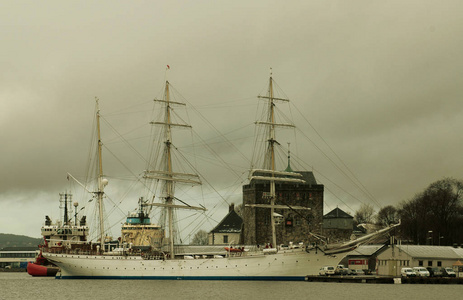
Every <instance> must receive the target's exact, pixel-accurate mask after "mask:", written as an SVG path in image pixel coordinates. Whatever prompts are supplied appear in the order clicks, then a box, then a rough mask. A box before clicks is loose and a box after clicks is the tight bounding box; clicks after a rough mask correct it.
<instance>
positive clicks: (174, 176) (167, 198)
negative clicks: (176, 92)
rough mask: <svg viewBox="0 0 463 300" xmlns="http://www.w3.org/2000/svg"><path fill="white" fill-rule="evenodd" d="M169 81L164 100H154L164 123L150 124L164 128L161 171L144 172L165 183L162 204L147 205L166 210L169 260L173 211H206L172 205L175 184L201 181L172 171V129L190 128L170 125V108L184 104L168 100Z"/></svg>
mask: <svg viewBox="0 0 463 300" xmlns="http://www.w3.org/2000/svg"><path fill="white" fill-rule="evenodd" d="M169 86H170V84H169V81H166V87H165V93H164V99H162V100H158V99H154V101H155V102H159V103H162V104H163V105H164V121H163V122H151V123H150V124H153V125H161V126H163V127H164V153H163V159H164V161H163V162H161V167H162V170H146V171H145V175H144V177H145V178H150V179H158V180H162V181H164V182H165V195H164V203H151V204H147V205H152V206H160V207H164V208H167V216H168V232H169V248H170V255H171V258H174V257H175V250H174V209H175V208H185V209H194V210H206V209H205V208H203V207H195V206H190V205H176V204H174V199H176V198H175V196H174V193H175V183H176V182H179V183H188V184H193V185H195V184H196V185H200V184H201V180H200V178H199V176H198V175H197V174H187V173H176V172H174V170H173V165H172V149H173V145H172V128H173V127H186V128H191V126H190V125H188V124H178V123H172V106H173V105H180V106H185V103H182V102H174V101H171V100H170V90H169Z"/></svg>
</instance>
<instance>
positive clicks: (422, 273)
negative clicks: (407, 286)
mask: <svg viewBox="0 0 463 300" xmlns="http://www.w3.org/2000/svg"><path fill="white" fill-rule="evenodd" d="M413 271H415V273H416V276H419V277H429V271H428V270H426V269H425V268H424V267H413Z"/></svg>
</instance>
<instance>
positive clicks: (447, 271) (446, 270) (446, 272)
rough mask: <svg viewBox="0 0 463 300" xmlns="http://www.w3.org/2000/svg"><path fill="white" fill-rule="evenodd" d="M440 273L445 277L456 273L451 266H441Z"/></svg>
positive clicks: (453, 275)
mask: <svg viewBox="0 0 463 300" xmlns="http://www.w3.org/2000/svg"><path fill="white" fill-rule="evenodd" d="M442 273H444V276H445V277H457V274H455V271H453V269H452V268H449V267H447V268H442Z"/></svg>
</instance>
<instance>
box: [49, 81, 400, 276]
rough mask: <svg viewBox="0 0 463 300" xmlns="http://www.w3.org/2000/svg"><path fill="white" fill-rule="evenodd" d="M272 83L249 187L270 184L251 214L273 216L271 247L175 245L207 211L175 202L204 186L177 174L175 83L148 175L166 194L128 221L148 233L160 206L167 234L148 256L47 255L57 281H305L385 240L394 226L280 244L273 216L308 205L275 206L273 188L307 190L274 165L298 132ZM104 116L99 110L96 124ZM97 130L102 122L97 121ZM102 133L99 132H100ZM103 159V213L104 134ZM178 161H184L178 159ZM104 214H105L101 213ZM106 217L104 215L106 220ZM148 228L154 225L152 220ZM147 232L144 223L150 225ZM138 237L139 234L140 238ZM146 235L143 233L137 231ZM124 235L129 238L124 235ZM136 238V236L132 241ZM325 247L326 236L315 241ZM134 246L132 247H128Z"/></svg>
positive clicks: (123, 250) (122, 251)
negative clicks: (193, 218)
mask: <svg viewBox="0 0 463 300" xmlns="http://www.w3.org/2000/svg"><path fill="white" fill-rule="evenodd" d="M273 84H274V81H273V78H272V76H270V79H269V87H268V93H267V95H266V96H261V97H259V98H261V99H263V100H265V101H267V105H268V106H267V107H268V111H267V115H266V119H265V120H262V121H258V122H256V123H257V125H258V126H263V127H264V128H265V132H266V141H265V143H266V145H265V147H264V148H265V153H263V154H262V155H265V159H264V164H263V165H262V166H261V167H259V168H254V167H253V168H252V170H251V171H250V176H249V180H250V181H251V182H252V181H253V180H259V181H265V182H267V183H268V187H269V190H268V192H266V193H265V195H264V197H266V199H267V200H268V204H250V205H249V206H250V207H251V208H258V209H265V210H266V211H267V212H268V214H269V216H270V224H269V225H268V226H270V231H271V233H272V234H271V240H270V241H269V243H268V244H267V246H264V247H263V246H262V245H260V246H259V245H244V244H234V245H233V246H232V245H231V243H230V245H228V247H224V246H212V245H211V246H201V247H199V246H180V245H178V243H176V235H177V232H178V230H179V228H177V226H178V224H179V222H178V221H177V220H176V219H175V215H176V214H175V211H176V210H181V209H182V210H184V209H187V210H196V211H205V210H206V208H205V207H203V206H201V205H198V206H194V205H190V204H189V203H187V202H186V201H183V200H181V199H179V198H178V196H176V194H175V191H176V187H178V186H179V185H182V184H186V185H189V186H195V185H201V184H202V180H201V177H200V176H199V175H198V173H195V172H194V170H193V171H189V172H185V171H184V170H185V169H181V170H179V169H175V168H174V163H173V156H174V151H177V150H178V149H177V147H175V145H174V143H173V132H174V129H176V128H190V127H191V126H190V125H188V124H185V123H181V122H175V121H174V120H173V118H172V116H173V115H174V112H173V107H178V106H184V105H185V103H183V102H177V101H173V100H171V97H170V83H169V81H166V84H165V89H164V97H163V99H158V100H155V101H156V102H158V103H160V104H161V105H162V111H163V114H162V117H161V118H160V119H159V120H158V121H154V122H151V124H152V125H154V126H159V127H160V128H161V130H162V137H163V139H162V140H161V141H160V148H159V149H160V151H159V155H157V156H155V159H157V158H158V159H159V160H158V161H157V162H153V163H151V162H150V163H149V165H148V168H147V170H145V171H144V178H145V179H147V180H152V181H153V182H156V184H157V183H158V182H160V183H162V188H161V189H160V193H159V194H158V196H157V201H153V202H149V203H145V202H144V201H143V200H142V199H140V209H139V213H141V214H142V215H140V214H138V215H133V218H127V220H128V221H127V222H126V223H125V224H124V225H123V229H122V231H123V232H124V230H125V232H126V235H127V237H128V236H129V235H130V234H129V232H130V230H131V229H129V227H132V229H135V228H134V226H143V224H144V222H145V221H144V220H146V219H145V218H144V217H145V212H144V209H145V208H146V207H156V208H159V209H162V213H161V219H162V220H164V221H163V222H161V227H160V228H158V229H156V230H158V231H157V232H156V233H154V234H152V236H153V237H155V238H153V241H148V240H145V243H146V245H149V246H150V247H149V249H133V248H131V247H130V242H129V243H127V242H126V243H124V245H123V246H122V247H120V248H118V251H110V252H105V251H104V246H103V245H101V247H100V248H99V249H98V250H99V251H97V252H95V251H88V252H86V253H83V252H80V253H73V252H67V253H54V252H50V251H49V252H44V256H45V257H46V258H47V259H48V260H50V261H52V262H53V263H55V264H56V265H58V266H59V267H60V269H61V272H60V273H59V274H58V275H57V278H63V279H77V278H80V279H91V278H94V279H186V280H288V281H289V280H305V277H306V276H307V275H315V274H318V272H319V269H320V268H321V267H323V266H326V265H337V264H338V262H339V261H340V260H341V259H342V253H344V252H347V251H349V250H351V249H353V248H355V247H357V246H358V245H359V244H361V243H362V242H364V241H366V240H368V239H369V238H371V237H372V236H373V235H382V234H386V233H387V232H388V231H390V230H391V229H392V228H394V227H395V226H396V225H393V226H390V227H388V228H384V229H382V230H380V231H378V232H376V233H374V234H372V235H369V236H365V237H363V238H362V239H361V240H354V241H347V242H346V243H341V244H337V245H336V246H335V247H331V246H330V245H329V244H328V243H326V242H323V243H320V244H318V243H317V244H315V243H314V244H310V245H308V244H303V243H294V244H290V245H279V244H278V242H279V241H278V240H277V235H276V230H275V226H277V223H278V218H279V215H278V214H277V213H275V209H291V210H294V211H298V210H301V211H303V210H307V209H310V208H307V207H303V206H289V205H281V204H278V203H276V201H275V199H276V191H275V182H292V183H303V182H304V180H303V178H301V176H300V174H298V173H294V172H290V171H289V170H286V171H279V170H278V169H277V166H276V163H275V149H274V148H275V145H276V144H277V143H278V142H277V140H276V130H275V129H276V128H277V127H280V126H293V125H291V124H280V123H278V122H277V121H276V119H275V106H276V104H277V102H280V101H289V100H287V99H281V98H277V97H275V96H274V92H273ZM98 118H99V110H97V119H98ZM97 124H99V122H98V121H97ZM98 132H99V130H98ZM98 153H99V160H98V164H99V169H100V173H99V177H98V180H99V185H98V186H99V189H98V192H96V195H97V196H98V201H99V203H100V204H99V205H100V206H102V200H103V194H104V191H103V189H104V186H105V184H104V183H105V182H106V183H107V181H106V179H105V178H104V176H103V172H102V160H101V139H100V135H99V134H98ZM175 157H179V156H175ZM100 214H101V210H100ZM100 217H101V218H102V216H100ZM146 222H147V223H149V221H146ZM145 225H146V224H145ZM103 232H104V230H103V223H101V228H100V233H101V241H103V240H104V236H103ZM134 232H135V231H134ZM138 232H140V231H138ZM123 235H124V233H123ZM133 238H135V235H134V236H133ZM317 238H318V239H320V240H322V237H320V236H317ZM126 241H128V240H126Z"/></svg>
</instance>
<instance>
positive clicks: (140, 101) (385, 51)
mask: <svg viewBox="0 0 463 300" xmlns="http://www.w3.org/2000/svg"><path fill="white" fill-rule="evenodd" d="M462 6H463V5H462V4H461V3H460V1H444V2H440V3H433V2H430V1H406V2H403V1H388V2H384V1H361V0H359V1H329V2H328V1H320V2H315V3H313V2H304V3H301V2H300V1H289V2H288V1H286V2H285V3H284V4H281V3H280V2H278V1H270V2H268V1H267V2H265V3H263V2H262V3H260V2H253V3H248V2H246V1H238V2H237V1H235V2H233V3H230V2H220V1H219V2H214V3H212V2H210V1H194V2H191V3H190V2H186V3H185V1H169V3H168V4H167V2H166V4H163V3H161V4H159V3H152V2H144V1H139V2H135V3H131V4H130V5H129V4H122V3H121V4H118V3H113V2H111V1H103V2H99V3H97V4H95V3H90V2H86V1H80V2H76V3H65V2H60V1H45V2H44V1H42V2H40V4H38V3H35V2H34V1H30V2H27V1H22V2H21V3H13V2H11V3H3V4H0V28H1V29H0V33H1V36H2V49H1V50H0V52H1V54H2V55H0V67H1V68H2V70H3V72H2V73H1V74H0V98H1V101H0V138H1V140H2V147H1V155H0V163H1V172H2V176H1V178H2V180H1V181H0V203H2V207H5V208H6V207H8V209H3V210H2V213H1V215H0V220H3V221H2V223H1V224H0V225H2V227H4V228H8V230H9V232H12V233H18V234H27V235H33V236H38V234H39V233H38V232H39V227H40V225H41V222H42V219H43V217H44V215H46V214H49V211H53V210H54V209H55V208H56V207H57V201H58V193H59V192H62V191H63V190H65V189H70V188H71V187H70V186H69V183H68V182H67V180H66V173H67V172H71V173H72V174H75V176H76V177H78V178H83V177H84V175H85V172H86V161H87V156H88V148H89V145H90V137H91V135H90V133H91V128H92V122H93V113H94V98H95V96H97V97H98V98H99V99H100V107H101V111H102V114H103V116H104V122H103V123H104V124H103V126H106V127H104V142H105V149H104V151H105V152H104V161H105V173H107V174H108V176H112V177H119V179H111V181H110V182H111V183H110V186H108V195H111V194H110V193H112V195H111V199H114V202H115V203H116V204H118V203H119V202H120V200H119V198H121V197H119V196H118V195H121V194H123V195H125V193H126V192H124V190H126V186H129V184H127V183H124V181H120V177H122V176H124V177H125V176H129V175H130V176H132V175H133V174H139V173H140V172H141V171H142V170H143V169H144V168H146V161H144V159H142V157H140V156H145V157H146V153H147V150H146V148H147V146H148V143H147V141H146V139H144V137H146V136H148V135H149V130H150V129H149V125H148V122H149V121H150V120H151V118H152V115H151V105H152V104H151V103H150V100H152V99H153V98H155V97H159V96H160V95H161V93H162V86H163V82H164V80H165V78H166V77H165V75H166V74H165V72H164V69H165V66H166V65H167V64H169V65H170V66H171V69H170V71H169V74H168V79H169V81H170V82H172V83H173V85H174V87H175V88H176V89H177V90H178V91H179V92H180V93H181V95H182V96H183V97H184V98H186V99H187V100H188V101H189V102H190V103H191V104H192V105H194V107H195V108H196V109H197V112H195V111H194V110H191V111H190V112H189V117H190V123H191V124H192V125H193V126H194V129H195V132H198V134H200V135H201V138H202V139H203V140H204V141H206V142H208V143H209V144H210V148H209V149H205V148H204V147H203V146H202V145H201V143H200V142H198V141H197V142H196V143H197V144H196V147H197V148H196V150H195V151H196V153H199V154H200V155H199V158H198V161H197V162H198V164H199V169H200V171H201V172H202V173H203V174H204V175H205V176H206V178H207V180H208V181H210V182H211V183H213V184H214V185H216V186H218V188H217V189H219V190H221V192H223V193H224V194H225V196H224V198H226V201H228V202H232V201H234V202H235V203H236V202H237V201H239V200H238V199H239V194H240V190H241V188H240V187H239V186H240V184H242V182H243V180H245V177H246V168H247V167H248V166H249V162H248V160H247V159H250V158H251V153H252V148H253V139H252V136H253V134H254V125H253V121H254V120H255V119H256V117H257V116H258V115H257V112H256V110H257V107H258V100H257V99H256V98H255V96H257V94H259V93H265V90H266V84H267V81H268V75H269V68H270V67H272V68H273V74H274V78H275V79H276V80H277V83H278V85H279V87H281V89H282V90H284V92H285V94H286V95H287V96H288V97H289V98H290V99H292V101H293V102H292V103H293V105H294V106H292V108H291V113H288V115H291V116H292V117H293V118H294V119H295V122H296V124H297V125H298V126H299V129H300V130H301V132H302V133H303V135H305V136H306V137H307V138H309V139H310V140H311V141H312V142H313V143H312V142H310V141H308V140H307V139H306V138H305V137H302V135H299V136H298V138H297V143H296V141H295V140H294V134H293V133H287V132H281V133H278V134H279V137H280V142H281V144H282V146H284V147H286V145H287V144H286V143H287V142H291V145H292V146H291V149H292V151H293V153H294V156H295V158H294V159H295V160H296V156H297V157H298V159H299V158H300V159H301V160H304V161H306V164H305V165H302V164H301V165H300V167H301V168H307V169H311V168H313V169H314V171H315V172H316V174H317V179H318V180H319V181H321V182H322V183H324V184H325V185H326V186H327V193H326V200H327V201H326V202H327V206H326V208H327V209H329V208H330V207H331V208H333V207H334V206H336V205H339V206H340V207H342V208H344V209H346V210H347V211H350V212H353V210H355V209H356V208H357V207H358V206H359V205H360V203H363V202H367V203H370V202H372V203H373V204H374V205H376V206H379V205H386V204H397V203H398V202H400V201H401V200H403V199H407V198H410V197H412V196H413V195H414V194H415V193H416V192H419V191H420V190H421V189H423V188H424V187H426V186H427V185H428V184H429V183H431V182H433V181H435V180H438V179H441V178H442V177H444V176H453V177H457V178H458V177H460V173H459V170H460V169H461V166H462V165H463V159H461V158H460V157H461V155H460V149H462V146H463V142H462V141H461V138H460V137H459V134H458V133H459V128H461V127H462V126H463V124H462V122H463V121H462V120H463V119H462V118H461V117H460V116H461V113H462V105H461V101H460V99H462V96H463V95H462V94H463V89H462V86H463V84H462V78H463V76H461V75H462V74H461V72H462V71H461V70H463V57H462V55H463V54H462V53H463V51H462V49H463V38H462V37H463V32H462V31H463V29H462V28H463V26H462V25H463V24H462V22H463V21H462V19H461V17H460V13H459V12H460V11H462V10H463V7H462ZM180 8H181V9H180ZM198 113H199V114H200V115H198ZM204 119H207V120H209V122H210V124H209V123H207V122H205V121H204ZM307 121H309V122H310V125H311V126H313V127H314V128H316V130H317V132H318V133H319V134H320V135H321V136H322V137H323V140H322V139H320V138H319V136H318V135H317V132H315V131H313V129H312V128H311V126H310V125H309V124H308V123H307ZM106 122H107V124H106ZM108 124H111V126H114V130H116V131H114V130H113V129H112V128H111V127H110V126H109V125H108ZM211 124H212V126H211ZM218 132H220V133H221V134H223V135H224V136H225V137H226V139H228V140H230V141H232V142H233V144H234V146H231V145H230V144H229V143H228V142H227V141H226V139H225V138H224V137H223V136H221V134H219V133H218ZM118 133H121V134H124V136H125V138H126V139H127V140H128V141H129V142H130V143H131V144H132V145H133V148H134V149H136V151H137V152H135V151H134V150H133V149H128V148H129V147H127V144H125V143H124V142H121V141H120V140H119V139H117V138H116V137H117V135H118ZM177 141H178V143H179V145H178V146H179V147H181V148H182V149H184V150H185V151H186V153H187V155H189V154H190V153H192V152H193V151H192V148H191V144H189V142H187V141H186V140H183V139H179V140H177ZM325 142H327V143H328V144H329V145H330V147H331V149H333V150H335V151H336V154H337V156H336V155H334V154H333V153H332V152H331V150H330V148H329V147H328V146H326V144H325ZM314 144H315V145H316V147H315V146H314ZM214 153H216V154H217V155H219V156H220V157H222V158H223V159H224V160H226V161H227V162H228V163H229V164H230V165H231V166H232V169H226V168H225V167H223V165H221V164H220V163H217V162H215V161H213V159H212V158H214ZM243 155H244V156H247V158H244V157H243ZM327 156H328V157H330V159H331V160H332V161H336V163H337V164H338V165H341V166H342V168H345V166H343V164H345V165H346V166H348V167H349V169H350V170H351V171H352V172H353V173H354V174H355V178H354V176H353V175H352V174H350V175H349V176H345V175H343V174H342V173H340V172H339V170H338V169H337V168H336V167H334V166H333V163H332V161H330V160H329V159H327ZM339 158H341V161H340V160H339ZM281 160H282V162H283V164H284V162H285V155H284V153H283V154H282V158H281ZM120 161H123V162H124V165H122V164H121V163H120ZM295 164H296V161H295ZM325 177H326V178H325ZM118 180H119V181H118ZM357 180H359V181H360V182H361V183H362V184H363V185H364V186H365V187H366V188H367V189H368V191H369V192H370V193H371V194H372V195H373V196H374V199H373V200H372V199H369V198H370V197H367V196H366V195H365V193H363V192H362V191H361V189H363V188H358V187H357V186H356V185H354V184H352V182H351V181H357ZM332 182H333V183H336V184H333V183H332ZM233 186H235V187H236V186H238V187H237V188H234V187H233ZM138 196H139V193H137V191H136V190H132V191H131V192H129V193H128V194H127V196H125V198H128V199H130V201H132V202H133V203H132V202H130V201H128V202H129V204H122V205H121V206H122V207H123V208H122V210H123V212H120V213H119V216H118V217H115V218H114V220H112V221H111V222H113V223H117V222H118V221H119V220H118V218H123V215H124V214H125V213H126V212H127V210H129V209H132V208H133V207H134V206H135V205H136V204H135V200H136V199H137V197H138ZM76 198H79V201H82V202H86V201H88V199H87V198H88V196H82V195H79V196H76ZM217 198H220V197H219V196H211V197H210V198H209V200H205V201H210V203H220V204H219V205H217V206H216V208H214V209H213V212H223V211H225V212H226V208H225V206H226V204H225V201H222V200H220V199H217ZM108 205H109V207H111V206H114V205H113V204H111V203H110V204H108ZM37 207H40V208H37ZM19 212H20V213H19ZM16 214H18V217H12V215H16ZM55 214H57V213H55ZM218 214H219V213H217V215H215V216H214V218H215V219H217V220H220V219H221V217H222V215H218ZM19 216H20V217H19ZM4 222H6V223H4ZM4 224H7V225H4ZM209 225H210V224H209ZM211 226H212V225H211ZM33 228H35V229H33ZM207 229H210V228H207ZM115 231H116V233H117V230H115Z"/></svg>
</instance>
